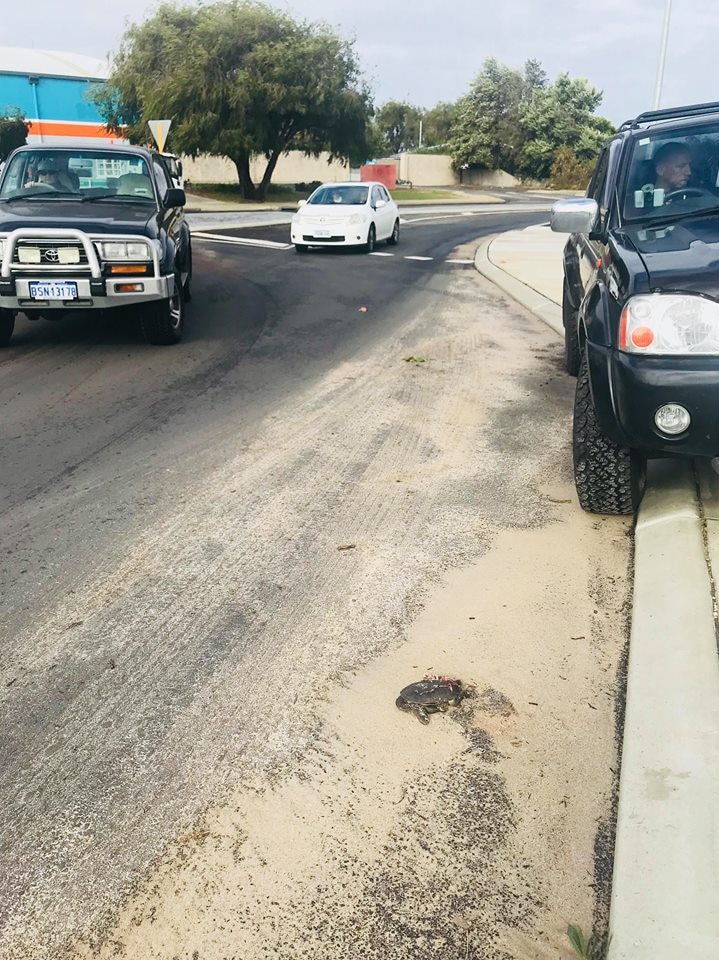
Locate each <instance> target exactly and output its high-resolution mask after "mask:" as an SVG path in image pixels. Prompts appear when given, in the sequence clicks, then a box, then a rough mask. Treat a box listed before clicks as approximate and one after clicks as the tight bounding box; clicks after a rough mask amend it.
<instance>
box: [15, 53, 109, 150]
mask: <svg viewBox="0 0 719 960" xmlns="http://www.w3.org/2000/svg"><path fill="white" fill-rule="evenodd" d="M108 71H109V64H108V63H107V62H105V61H102V60H95V59H93V58H92V57H85V56H82V55H80V54H77V53H60V52H58V51H55V50H34V49H21V48H19V47H0V114H2V113H6V112H7V111H8V110H13V109H15V108H18V109H19V110H20V111H21V112H22V113H23V115H24V116H25V118H26V119H27V120H28V121H30V123H31V126H30V132H29V134H28V143H53V142H56V141H58V140H63V141H65V142H67V140H68V139H70V140H73V141H75V142H76V143H87V142H88V140H90V141H92V140H97V139H101V140H103V141H105V142H107V141H110V142H120V143H121V142H123V141H122V139H121V138H117V137H114V136H111V135H109V134H108V133H107V131H106V130H105V129H104V127H103V125H102V120H101V118H100V115H99V113H98V111H97V108H96V107H95V106H94V104H92V103H90V101H89V100H88V99H87V92H88V90H89V89H90V87H91V86H92V85H93V84H95V83H98V82H102V81H104V80H105V79H107V74H108Z"/></svg>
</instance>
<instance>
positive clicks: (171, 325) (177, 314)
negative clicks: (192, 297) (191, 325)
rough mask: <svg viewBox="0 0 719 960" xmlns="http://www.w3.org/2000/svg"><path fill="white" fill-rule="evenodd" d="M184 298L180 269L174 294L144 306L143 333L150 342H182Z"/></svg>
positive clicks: (176, 276) (160, 343)
mask: <svg viewBox="0 0 719 960" xmlns="http://www.w3.org/2000/svg"><path fill="white" fill-rule="evenodd" d="M184 299H185V298H184V296H183V293H182V278H181V277H180V273H179V271H175V289H174V292H173V294H172V296H171V297H170V298H169V299H167V300H153V301H152V302H151V303H146V304H144V306H143V308H142V314H141V323H142V333H143V335H144V337H145V339H146V340H147V342H148V343H153V344H158V345H163V346H166V345H170V344H173V343H179V342H180V340H181V339H182V328H183V325H184V322H185V304H184Z"/></svg>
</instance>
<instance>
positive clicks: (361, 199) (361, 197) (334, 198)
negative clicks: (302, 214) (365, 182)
mask: <svg viewBox="0 0 719 960" xmlns="http://www.w3.org/2000/svg"><path fill="white" fill-rule="evenodd" d="M368 193H369V190H368V188H367V187H364V186H361V185H360V184H357V186H355V185H354V184H352V185H347V186H344V185H343V186H336V187H333V186H322V187H318V188H317V189H316V190H315V192H314V193H313V194H312V196H311V197H310V199H309V200H308V201H307V202H308V203H309V204H312V205H313V206H316V205H319V206H323V205H324V206H331V205H333V204H346V205H349V206H360V205H362V204H365V203H367V194H368Z"/></svg>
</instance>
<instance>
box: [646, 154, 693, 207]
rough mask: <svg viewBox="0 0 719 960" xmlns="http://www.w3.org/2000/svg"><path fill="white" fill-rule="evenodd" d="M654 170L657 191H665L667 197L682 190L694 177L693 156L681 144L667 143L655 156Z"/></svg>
mask: <svg viewBox="0 0 719 960" xmlns="http://www.w3.org/2000/svg"><path fill="white" fill-rule="evenodd" d="M654 169H655V171H656V176H655V179H654V189H655V190H657V189H659V190H663V191H664V193H665V195H666V194H667V193H672V192H673V191H674V190H681V189H682V187H686V185H687V183H689V178H690V177H691V175H692V158H691V154H690V153H689V151H688V150H687V148H686V147H685V146H684V145H683V144H681V143H665V144H664V145H663V146H661V147H660V148H659V149H658V150H657V152H656V153H655V155H654Z"/></svg>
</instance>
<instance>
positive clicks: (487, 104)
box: [449, 57, 547, 173]
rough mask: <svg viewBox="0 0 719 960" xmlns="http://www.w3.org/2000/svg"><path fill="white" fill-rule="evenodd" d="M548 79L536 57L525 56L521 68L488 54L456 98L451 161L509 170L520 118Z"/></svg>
mask: <svg viewBox="0 0 719 960" xmlns="http://www.w3.org/2000/svg"><path fill="white" fill-rule="evenodd" d="M546 82H547V81H546V75H545V73H544V71H543V70H542V68H541V66H540V65H539V64H538V63H537V61H536V60H528V61H527V62H526V64H525V65H524V70H514V69H512V68H511V67H507V66H505V65H504V64H501V63H499V62H498V61H497V60H495V58H494V57H488V58H487V59H486V60H485V61H484V64H483V66H482V70H481V71H480V73H479V74H478V76H477V78H476V79H475V81H474V83H473V84H472V86H471V88H470V90H469V93H468V94H467V95H466V96H465V97H463V98H462V99H461V100H460V101H459V103H458V104H457V121H456V123H455V125H454V129H453V133H452V137H451V140H450V144H449V149H450V154H451V156H452V160H453V162H454V165H455V167H462V166H479V167H486V168H488V169H492V170H497V169H502V170H507V171H508V172H510V173H513V172H514V171H515V170H516V169H517V167H518V164H519V160H520V155H521V151H522V147H523V145H524V140H523V136H522V130H521V127H520V118H521V116H522V113H523V111H524V109H525V107H526V106H527V104H528V103H529V101H530V100H531V98H532V95H533V94H534V92H535V90H541V89H542V88H543V87H544V86H545V84H546Z"/></svg>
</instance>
